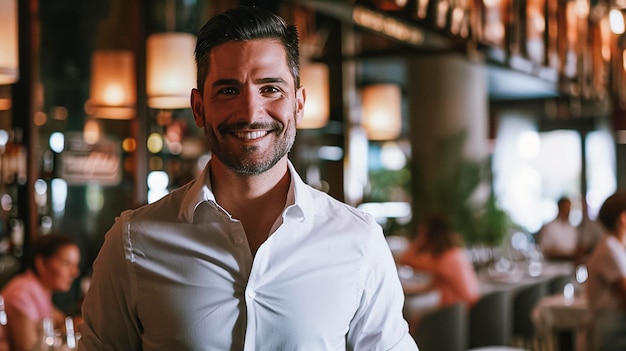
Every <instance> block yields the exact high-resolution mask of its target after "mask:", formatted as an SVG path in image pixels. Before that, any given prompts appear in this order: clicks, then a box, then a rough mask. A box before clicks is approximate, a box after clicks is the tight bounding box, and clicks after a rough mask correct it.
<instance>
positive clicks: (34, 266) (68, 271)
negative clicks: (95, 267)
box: [0, 234, 80, 351]
mask: <svg viewBox="0 0 626 351" xmlns="http://www.w3.org/2000/svg"><path fill="white" fill-rule="evenodd" d="M30 249H31V250H30V255H29V256H28V261H27V267H26V270H25V271H24V272H23V273H21V274H19V275H17V276H15V277H14V278H12V279H11V280H10V281H9V282H8V283H7V285H6V286H5V287H4V289H3V290H2V292H0V295H2V297H3V298H4V303H5V308H6V313H7V320H8V323H7V325H6V328H5V330H4V334H5V336H4V337H5V339H6V341H8V343H9V344H10V349H11V350H17V351H20V350H32V349H33V347H34V346H35V345H36V344H37V342H38V341H39V337H40V332H39V330H41V325H42V321H43V319H44V318H47V317H49V318H52V319H53V321H54V324H55V327H56V328H61V329H62V328H63V325H64V319H65V315H64V314H63V312H61V311H60V310H58V309H57V308H56V307H54V305H53V303H52V294H53V293H54V292H64V291H68V290H69V289H70V288H71V286H72V283H73V282H74V279H76V277H78V275H79V269H78V264H79V262H80V251H79V249H78V246H77V245H76V244H75V243H74V242H73V241H72V240H71V239H70V238H69V237H67V236H64V235H60V234H48V235H42V236H40V237H39V238H37V240H35V241H34V242H33V243H32V245H31V246H30Z"/></svg>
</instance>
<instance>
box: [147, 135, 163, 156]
mask: <svg viewBox="0 0 626 351" xmlns="http://www.w3.org/2000/svg"><path fill="white" fill-rule="evenodd" d="M147 147H148V151H150V152H151V153H153V154H156V153H159V152H161V150H163V137H162V136H161V134H159V133H152V134H150V135H149V136H148V142H147Z"/></svg>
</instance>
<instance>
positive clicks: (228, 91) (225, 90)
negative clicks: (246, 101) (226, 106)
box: [219, 88, 237, 95]
mask: <svg viewBox="0 0 626 351" xmlns="http://www.w3.org/2000/svg"><path fill="white" fill-rule="evenodd" d="M219 93H220V94H226V95H232V94H237V89H235V88H223V89H220V91H219Z"/></svg>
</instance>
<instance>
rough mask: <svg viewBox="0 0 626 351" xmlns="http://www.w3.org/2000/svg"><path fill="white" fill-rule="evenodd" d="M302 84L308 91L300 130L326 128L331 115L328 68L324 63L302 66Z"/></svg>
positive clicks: (299, 126)
mask: <svg viewBox="0 0 626 351" xmlns="http://www.w3.org/2000/svg"><path fill="white" fill-rule="evenodd" d="M300 82H301V85H302V86H304V88H305V90H306V102H305V104H304V118H303V119H302V122H300V124H299V125H298V128H302V129H305V128H322V127H324V126H325V125H326V123H328V117H329V115H330V102H329V92H328V67H327V66H326V65H325V64H323V63H304V64H302V65H301V67H300Z"/></svg>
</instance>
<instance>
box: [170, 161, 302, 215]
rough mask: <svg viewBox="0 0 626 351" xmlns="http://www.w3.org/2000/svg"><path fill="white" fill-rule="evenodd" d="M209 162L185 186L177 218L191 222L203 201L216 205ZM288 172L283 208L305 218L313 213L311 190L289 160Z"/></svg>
mask: <svg viewBox="0 0 626 351" xmlns="http://www.w3.org/2000/svg"><path fill="white" fill-rule="evenodd" d="M210 162H211V161H209V162H208V163H207V165H206V166H205V167H204V169H203V170H202V172H201V173H200V175H198V177H197V178H196V179H195V180H194V181H193V182H192V183H191V184H190V185H189V186H188V187H187V189H186V190H185V194H184V196H183V200H182V203H181V207H180V210H179V212H178V218H179V219H181V220H186V221H187V222H188V223H192V222H193V218H194V215H195V212H196V208H198V206H199V205H200V204H201V203H203V202H205V201H208V202H211V203H214V204H216V205H217V201H216V200H215V195H214V194H213V191H212V189H211V177H210V167H209V166H210ZM287 167H288V171H289V174H290V175H291V183H290V185H289V191H288V194H287V202H286V203H285V208H293V211H296V212H294V215H295V216H297V217H300V218H302V219H306V214H307V213H313V212H312V211H311V209H312V205H311V203H312V198H311V192H310V191H309V190H310V189H309V188H308V185H306V184H305V183H304V181H303V180H302V178H300V175H299V174H298V172H296V170H295V168H294V166H293V164H292V163H291V161H288V164H287Z"/></svg>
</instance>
